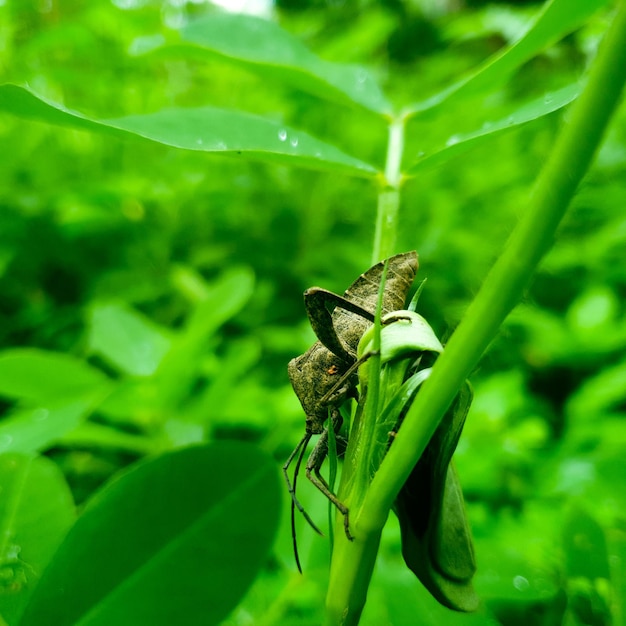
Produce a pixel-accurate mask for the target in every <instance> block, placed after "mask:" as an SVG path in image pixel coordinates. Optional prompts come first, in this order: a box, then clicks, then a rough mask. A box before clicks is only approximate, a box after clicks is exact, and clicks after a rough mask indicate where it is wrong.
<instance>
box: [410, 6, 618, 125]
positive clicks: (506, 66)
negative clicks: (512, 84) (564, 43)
mask: <svg viewBox="0 0 626 626" xmlns="http://www.w3.org/2000/svg"><path fill="white" fill-rule="evenodd" d="M608 3H609V0H552V1H551V2H546V4H545V6H544V7H543V9H542V10H541V12H540V13H539V14H538V15H537V18H536V20H535V21H534V23H533V24H532V25H531V26H530V28H529V29H528V31H527V32H526V33H525V34H524V35H523V36H522V37H521V38H520V39H519V40H518V41H517V42H515V43H514V44H513V45H512V46H510V47H509V48H506V49H505V50H503V51H502V52H499V53H497V54H496V55H494V56H493V57H492V58H490V59H488V60H487V62H486V63H485V64H484V65H483V66H482V67H480V68H479V69H478V70H477V71H475V72H473V73H472V74H470V75H469V76H468V77H466V78H464V79H463V80H461V81H459V82H457V83H455V84H454V85H451V86H450V87H448V88H447V89H445V90H444V91H442V92H440V93H438V94H436V95H434V96H432V97H431V98H428V99H427V100H425V101H423V102H421V103H419V104H416V105H414V106H413V107H410V109H409V111H410V112H411V113H413V114H417V113H420V112H422V111H427V110H429V109H432V108H434V107H439V106H441V105H442V104H444V103H450V102H451V101H453V100H457V101H458V100H462V99H463V98H467V97H469V96H471V95H473V94H476V93H479V92H481V91H486V90H493V89H495V88H496V87H497V86H499V85H501V84H502V83H503V82H504V81H506V79H507V78H508V77H509V76H511V74H512V73H513V72H514V71H515V70H516V69H517V68H518V67H520V66H521V65H522V64H523V63H525V62H526V61H528V60H529V59H531V58H533V57H534V56H535V55H536V54H538V53H539V52H541V51H542V50H544V49H545V48H547V47H548V46H550V45H552V44H554V43H556V42H557V41H559V40H560V39H561V38H562V37H564V36H565V35H567V34H568V33H570V32H572V31H574V30H576V29H577V28H578V27H579V26H580V25H581V24H583V23H584V22H585V20H586V19H587V18H588V17H589V16H590V15H592V14H593V13H595V12H596V11H597V10H599V9H601V8H602V7H603V6H605V5H607V4H608Z"/></svg>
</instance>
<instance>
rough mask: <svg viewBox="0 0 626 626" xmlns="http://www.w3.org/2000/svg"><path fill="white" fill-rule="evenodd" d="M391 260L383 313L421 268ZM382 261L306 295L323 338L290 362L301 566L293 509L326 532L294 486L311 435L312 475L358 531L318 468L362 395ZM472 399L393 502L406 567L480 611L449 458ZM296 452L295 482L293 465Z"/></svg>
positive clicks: (441, 595)
mask: <svg viewBox="0 0 626 626" xmlns="http://www.w3.org/2000/svg"><path fill="white" fill-rule="evenodd" d="M387 262H388V274H387V281H386V283H385V285H384V291H383V315H385V314H388V313H389V312H392V311H398V310H399V309H402V308H403V306H404V302H405V300H406V297H407V294H408V291H409V289H410V287H411V284H412V282H413V279H414V277H415V274H416V272H417V254H416V253H415V252H408V253H404V254H399V255H396V256H394V257H391V258H390V259H388V261H387ZM384 263H385V262H381V263H379V264H377V265H374V266H373V267H372V268H370V269H369V270H367V272H365V273H364V274H362V275H361V276H360V277H359V278H358V279H357V280H356V281H355V282H354V283H353V284H352V285H351V286H350V287H349V288H348V289H347V290H346V292H345V293H344V295H343V296H339V295H337V294H333V293H332V292H329V291H326V290H324V289H321V288H318V287H313V288H311V289H308V290H307V291H305V294H304V300H305V306H306V310H307V313H308V316H309V320H310V322H311V325H312V327H313V329H314V331H315V333H316V335H317V337H318V341H317V342H316V343H315V344H313V346H311V348H310V349H309V350H308V351H307V352H306V353H304V354H303V355H301V356H299V357H296V358H295V359H293V360H292V361H291V362H290V363H289V366H288V372H289V377H290V380H291V383H292V386H293V388H294V391H295V392H296V395H297V396H298V398H299V400H300V402H301V404H302V407H303V409H304V411H305V414H306V431H305V435H304V437H303V438H302V439H301V441H300V442H299V443H298V445H297V446H296V448H295V449H294V451H293V452H292V453H291V454H290V455H289V458H288V459H287V461H286V463H285V465H284V466H283V471H284V474H285V479H286V481H287V485H288V487H289V491H290V493H291V496H292V506H291V515H292V532H293V538H294V553H295V557H296V564H297V566H298V569H299V570H300V571H301V567H300V562H299V557H298V551H297V546H296V538H295V526H294V524H295V519H294V516H295V509H296V508H297V509H298V510H299V511H300V512H301V513H302V514H303V515H304V517H305V518H306V520H307V521H308V522H309V524H310V525H311V526H312V528H313V529H314V530H315V531H316V532H318V533H320V534H321V531H320V530H319V529H318V528H317V526H316V525H315V524H314V522H313V521H312V520H311V518H310V517H309V515H308V514H307V513H306V511H305V510H304V508H303V507H302V505H301V504H300V502H299V501H298V499H297V497H296V493H295V485H296V479H297V475H298V472H299V468H300V465H301V462H302V458H303V456H304V452H305V450H306V447H307V445H308V443H309V441H310V440H311V438H312V436H313V435H320V438H319V440H318V442H317V444H316V445H315V447H314V449H313V451H312V452H311V455H310V456H309V458H308V461H307V463H306V476H307V478H308V479H309V480H311V482H312V483H313V484H314V485H315V486H316V487H317V488H318V489H319V490H320V491H321V492H322V493H323V494H324V495H325V496H326V497H327V498H328V499H329V500H330V501H331V502H332V503H333V504H334V505H335V506H336V507H337V508H338V509H339V511H341V513H342V514H343V516H344V524H345V530H346V535H347V536H348V538H349V539H351V538H352V537H351V535H350V529H349V517H348V508H347V507H346V506H345V505H344V504H343V503H342V502H341V501H340V500H339V499H338V498H337V497H336V496H335V494H334V493H333V492H332V490H331V489H330V487H329V485H328V483H327V482H326V480H325V479H324V478H323V477H322V475H321V473H320V470H321V466H322V463H323V461H324V459H325V458H326V455H327V451H328V434H329V430H328V429H329V428H333V430H334V431H335V433H336V432H338V431H339V429H340V428H341V425H342V417H341V414H340V412H339V406H340V405H341V404H342V403H343V402H344V401H346V400H347V399H348V398H350V397H356V396H357V393H356V385H357V382H358V378H357V375H356V370H357V367H358V366H359V365H360V364H361V363H362V362H363V361H364V359H366V358H367V356H368V355H367V354H366V355H364V356H363V357H362V358H361V359H358V358H357V347H358V344H359V341H360V339H361V337H362V336H363V334H364V333H365V332H366V330H368V328H369V327H370V326H371V324H372V322H373V321H374V310H375V308H376V301H377V297H378V291H379V288H380V281H381V276H382V273H383V268H384ZM327 303H331V304H334V305H335V310H334V311H333V313H332V314H331V313H330V312H329V311H328V309H327V308H326V304H327ZM401 317H402V316H400V318H401ZM388 319H389V316H388ZM396 319H398V318H397V317H396ZM391 321H393V318H392V319H391ZM470 402H471V388H470V387H469V385H467V386H466V387H465V388H464V389H463V390H462V391H461V393H460V395H459V398H458V400H457V402H456V403H455V405H454V406H453V407H452V408H451V409H450V410H449V411H448V413H447V414H446V416H445V417H444V419H443V421H442V423H441V425H440V426H439V428H438V429H437V431H436V432H435V434H434V435H433V438H432V439H431V441H430V442H429V444H428V446H427V447H426V450H425V451H424V454H423V455H422V457H421V458H420V460H419V461H418V463H417V465H416V466H415V468H414V469H413V471H412V473H411V475H410V476H409V478H408V479H407V481H406V483H405V485H404V486H403V488H402V490H401V491H400V493H399V494H398V497H397V499H396V502H395V505H394V511H395V513H396V515H397V516H398V519H399V521H400V528H401V534H402V552H403V556H404V560H405V562H406V563H407V565H408V567H409V568H410V569H411V570H412V571H413V572H414V573H415V574H416V576H417V577H418V579H419V580H420V581H421V582H422V584H424V586H425V587H426V588H427V589H428V590H429V591H430V592H431V594H432V595H433V596H434V597H435V598H436V599H437V600H438V601H439V602H441V603H442V604H444V605H445V606H448V607H449V608H452V609H455V610H460V611H471V610H474V609H475V608H476V605H477V599H476V596H475V594H474V591H473V588H472V585H471V579H472V576H473V574H474V572H475V563H474V552H473V544H472V538H471V532H470V530H469V527H468V525H467V521H466V518H465V511H464V507H463V495H462V491H461V488H460V486H459V483H458V479H457V477H456V473H455V470H454V467H453V465H452V464H451V458H452V454H453V452H454V449H455V448H456V444H457V442H458V439H459V436H460V434H461V430H462V428H463V424H464V421H465V416H466V414H467V410H468V408H469V404H470ZM327 420H328V421H327ZM325 423H327V424H328V425H327V426H325ZM398 426H399V425H398ZM298 455H299V456H298ZM296 456H298V460H297V462H296V468H295V472H294V481H293V484H292V483H291V481H290V480H289V475H288V468H289V467H290V465H291V463H292V462H293V460H294V459H295V458H296Z"/></svg>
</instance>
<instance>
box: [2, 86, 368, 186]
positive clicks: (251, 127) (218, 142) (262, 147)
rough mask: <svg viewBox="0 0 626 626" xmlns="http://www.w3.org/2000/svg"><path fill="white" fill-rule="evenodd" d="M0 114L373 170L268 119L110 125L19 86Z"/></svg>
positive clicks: (164, 117) (231, 113) (219, 117)
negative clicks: (4, 113)
mask: <svg viewBox="0 0 626 626" xmlns="http://www.w3.org/2000/svg"><path fill="white" fill-rule="evenodd" d="M0 111H5V112H7V113H12V114H13V115H16V116H18V117H21V118H24V119H35V120H40V121H43V122H47V123H50V124H58V125H60V126H69V127H72V128H79V129H83V130H90V131H97V132H104V133H107V134H113V135H115V136H118V137H135V138H137V137H140V138H144V139H148V140H150V141H155V142H157V143H160V144H164V145H166V146H171V147H174V148H181V149H183V150H194V151H198V152H210V153H215V154H218V153H219V154H221V155H224V156H230V157H234V158H245V159H253V160H261V161H271V162H276V163H283V164H287V165H292V166H296V167H305V168H311V169H320V170H330V171H333V172H335V173H336V172H343V173H344V174H348V175H353V176H365V177H372V176H374V175H375V174H376V168H374V167H373V166H372V165H369V164H368V163H365V162H363V161H360V160H358V159H356V158H354V157H351V156H349V155H347V154H345V153H343V152H342V151H341V150H339V149H338V148H336V147H335V146H332V145H330V144H328V143H325V142H323V141H320V140H319V139H315V138H314V137H312V136H311V135H308V134H307V133H305V132H303V131H300V130H296V129H293V128H289V127H288V126H285V125H284V124H281V123H279V122H275V121H273V120H270V119H266V118H263V117H259V116H255V115H251V114H249V113H243V112H241V111H235V110H227V109H217V108H214V107H199V108H172V109H164V110H162V111H157V112H156V113H148V114H145V115H130V116H127V117H122V118H118V119H112V120H95V119H90V118H88V117H86V116H84V115H82V114H81V113H77V112H75V111H70V110H69V109H66V108H65V107H63V106H62V105H60V104H57V103H54V102H50V101H48V100H46V99H44V98H42V97H41V96H38V95H36V94H35V93H33V92H32V91H30V90H29V89H26V88H25V87H19V86H17V85H11V84H5V85H0Z"/></svg>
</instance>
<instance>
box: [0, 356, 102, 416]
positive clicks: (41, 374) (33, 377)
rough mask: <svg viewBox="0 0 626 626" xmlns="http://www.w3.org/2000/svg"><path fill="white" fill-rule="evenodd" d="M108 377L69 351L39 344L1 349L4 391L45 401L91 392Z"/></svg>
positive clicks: (0, 385)
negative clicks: (47, 350) (53, 349)
mask: <svg viewBox="0 0 626 626" xmlns="http://www.w3.org/2000/svg"><path fill="white" fill-rule="evenodd" d="M107 386H108V379H107V377H106V376H104V374H102V372H100V371H98V370H96V369H94V368H93V367H91V366H90V365H88V364H87V363H85V361H82V360H80V359H77V358H75V357H73V356H71V355H69V354H61V353H59V352H46V351H44V350H37V349H35V348H14V349H11V350H4V351H3V352H0V395H1V396H5V397H8V398H12V399H19V400H27V401H29V402H34V403H41V404H45V403H47V402H51V401H52V402H54V401H58V400H60V399H67V398H77V397H85V396H91V395H93V393H94V392H97V391H98V390H100V389H102V388H104V387H107Z"/></svg>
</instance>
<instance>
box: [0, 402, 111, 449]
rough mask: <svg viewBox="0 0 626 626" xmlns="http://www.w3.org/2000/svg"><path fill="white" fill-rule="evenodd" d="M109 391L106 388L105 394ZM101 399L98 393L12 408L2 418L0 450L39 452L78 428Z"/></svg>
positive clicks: (0, 422) (0, 424)
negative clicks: (30, 406)
mask: <svg viewBox="0 0 626 626" xmlns="http://www.w3.org/2000/svg"><path fill="white" fill-rule="evenodd" d="M105 393H106V392H105V391H104V390H103V391H102V394H103V395H104V394H105ZM97 399H98V396H97V395H94V396H93V397H83V398H75V399H73V400H72V399H66V400H63V401H59V402H58V403H52V404H47V405H46V406H39V407H36V408H27V409H22V408H18V409H14V410H12V411H10V412H9V413H8V414H7V415H5V416H3V417H2V421H0V452H36V451H39V450H44V449H46V448H48V447H49V446H50V444H52V443H55V442H57V441H59V440H60V439H61V437H63V435H65V433H68V432H70V431H71V430H73V429H74V428H76V427H77V426H78V425H79V424H80V423H81V422H82V421H83V420H84V419H85V418H86V417H87V416H88V415H89V414H90V413H91V411H92V410H93V408H94V406H95V404H96V402H97Z"/></svg>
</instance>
